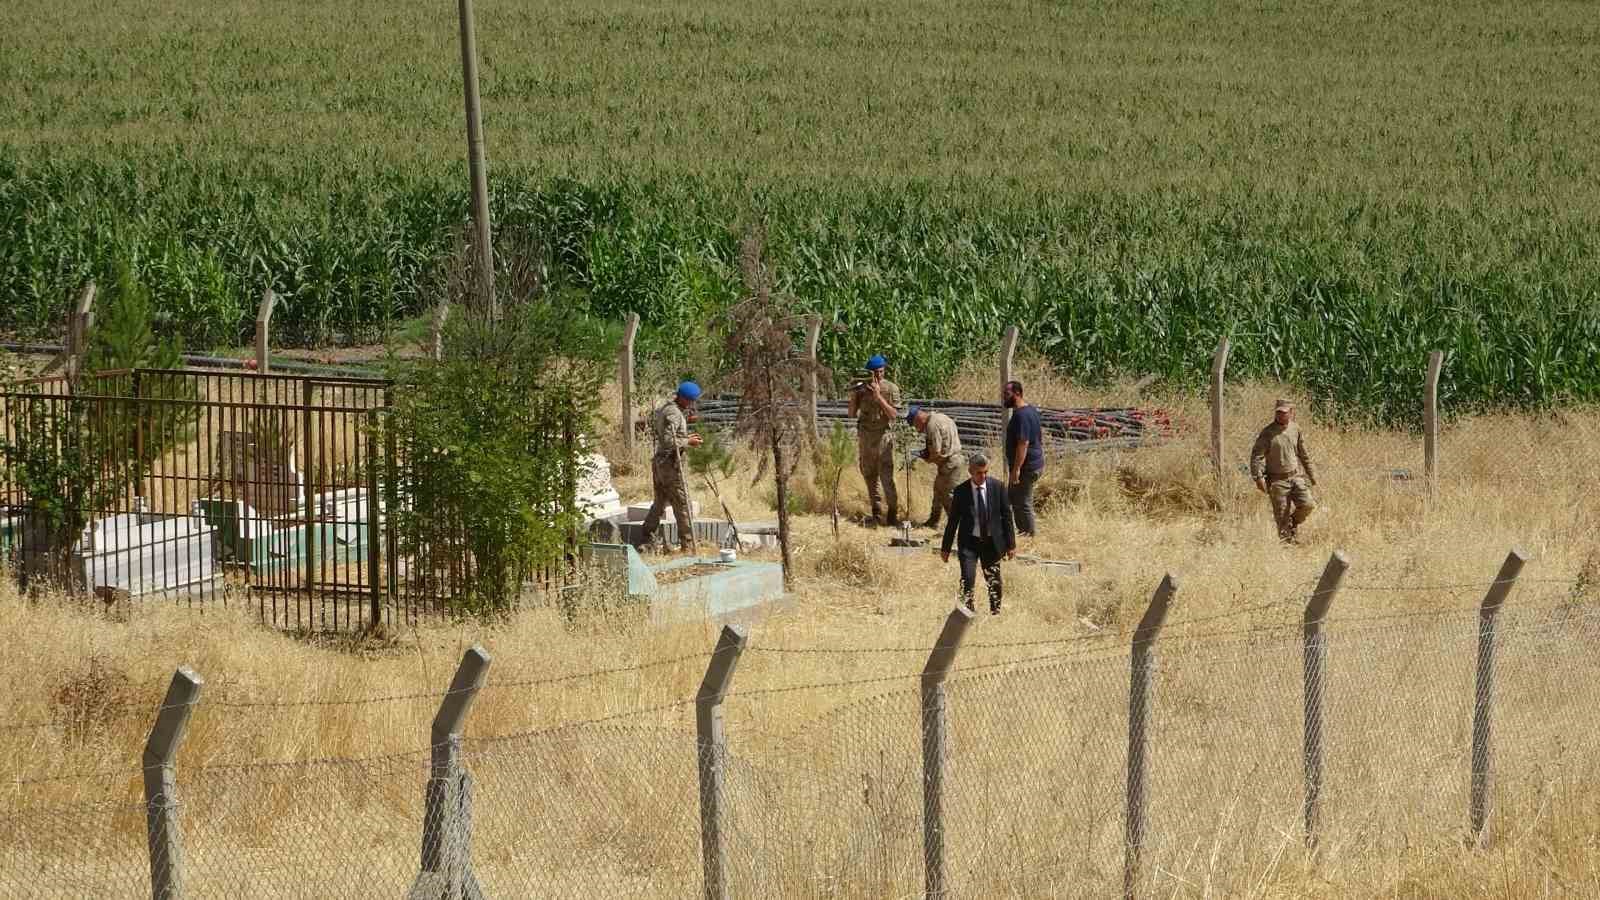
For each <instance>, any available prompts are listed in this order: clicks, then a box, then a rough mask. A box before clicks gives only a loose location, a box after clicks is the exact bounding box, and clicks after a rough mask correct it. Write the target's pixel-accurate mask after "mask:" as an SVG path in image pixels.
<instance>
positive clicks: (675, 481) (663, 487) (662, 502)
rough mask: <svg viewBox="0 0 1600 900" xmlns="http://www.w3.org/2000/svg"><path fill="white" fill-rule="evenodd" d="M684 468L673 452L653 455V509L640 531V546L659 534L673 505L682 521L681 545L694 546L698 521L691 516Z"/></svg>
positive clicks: (675, 516) (651, 506) (651, 503)
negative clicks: (694, 520) (664, 518)
mask: <svg viewBox="0 0 1600 900" xmlns="http://www.w3.org/2000/svg"><path fill="white" fill-rule="evenodd" d="M682 475H683V472H682V469H681V468H680V467H679V465H678V458H677V457H676V456H674V455H672V454H657V455H655V456H653V457H651V459H650V484H651V487H652V488H653V491H652V496H651V498H650V511H649V512H647V513H645V517H644V525H643V526H641V527H642V529H643V530H642V531H640V533H639V543H638V546H641V547H642V546H644V545H645V544H648V543H649V542H650V540H651V539H652V538H654V537H655V535H656V528H657V527H658V526H659V525H660V524H661V516H662V514H663V513H665V512H666V508H667V507H669V506H670V507H672V516H673V518H674V519H676V520H677V522H678V545H679V546H680V547H682V548H683V549H685V550H688V549H690V548H692V547H693V546H694V523H693V522H692V521H691V520H690V518H689V488H688V486H687V485H685V484H684V483H683V477H682Z"/></svg>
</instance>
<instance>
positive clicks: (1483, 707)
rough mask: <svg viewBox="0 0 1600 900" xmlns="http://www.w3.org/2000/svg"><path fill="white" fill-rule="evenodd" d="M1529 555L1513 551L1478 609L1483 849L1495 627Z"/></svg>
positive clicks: (1478, 807)
mask: <svg viewBox="0 0 1600 900" xmlns="http://www.w3.org/2000/svg"><path fill="white" fill-rule="evenodd" d="M1527 562H1528V556H1527V554H1526V553H1524V552H1522V551H1521V550H1515V549H1514V550H1512V551H1511V552H1510V553H1509V554H1507V555H1506V561H1505V562H1504V563H1502V564H1501V565H1500V573H1499V574H1498V575H1496V576H1495V579H1494V583H1493V584H1491V585H1489V591H1488V593H1486V594H1484V596H1483V604H1482V605H1481V606H1479V607H1478V684H1477V692H1476V700H1477V702H1476V703H1474V704H1473V707H1472V801H1471V802H1472V810H1471V814H1472V839H1473V841H1474V842H1476V843H1477V844H1478V845H1479V846H1483V845H1484V844H1486V843H1487V842H1488V840H1489V833H1488V829H1487V826H1488V823H1489V813H1490V809H1491V802H1490V799H1489V791H1490V788H1491V787H1492V776H1493V774H1494V770H1493V766H1492V765H1491V763H1492V761H1493V753H1494V745H1493V738H1494V735H1493V730H1492V729H1493V713H1494V644H1495V625H1496V622H1497V620H1498V617H1499V614H1500V606H1501V605H1502V604H1504V603H1505V601H1506V597H1507V596H1508V595H1509V594H1510V593H1511V588H1512V586H1514V585H1515V584H1516V583H1517V576H1518V575H1520V574H1522V567H1523V566H1524V565H1526V564H1527Z"/></svg>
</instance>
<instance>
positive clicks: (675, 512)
mask: <svg viewBox="0 0 1600 900" xmlns="http://www.w3.org/2000/svg"><path fill="white" fill-rule="evenodd" d="M699 399H700V385H698V384H695V383H694V382H692V381H685V382H683V383H682V384H680V385H678V391H677V393H676V394H674V395H673V397H672V399H671V400H668V401H667V402H665V403H663V404H661V406H660V407H659V408H658V409H657V410H656V411H655V415H653V416H651V417H650V430H651V432H652V433H653V434H654V435H655V440H656V449H655V453H654V454H652V455H651V457H650V484H651V488H652V496H651V498H650V511H649V512H648V513H646V514H645V517H644V524H643V525H642V526H641V527H640V531H639V538H638V540H637V541H636V542H635V543H634V547H635V548H637V549H643V548H644V546H645V545H646V544H648V543H649V542H650V539H651V538H653V537H655V533H656V528H657V527H658V526H659V525H660V524H661V514H662V513H663V512H665V511H666V507H668V506H670V507H672V516H673V518H674V519H676V520H677V522H678V546H679V547H680V548H681V549H684V550H693V549H694V522H693V521H692V520H691V519H690V516H689V486H688V485H686V484H684V481H683V461H682V459H681V454H682V453H683V451H684V450H686V449H688V448H690V447H698V446H700V440H701V438H700V435H698V434H690V433H689V420H688V418H687V417H685V416H684V413H685V412H686V411H687V410H689V409H690V408H692V407H693V406H694V403H695V401H696V400H699Z"/></svg>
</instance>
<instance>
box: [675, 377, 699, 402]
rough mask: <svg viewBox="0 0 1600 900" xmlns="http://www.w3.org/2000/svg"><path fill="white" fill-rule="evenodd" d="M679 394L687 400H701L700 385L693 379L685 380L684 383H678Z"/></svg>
mask: <svg viewBox="0 0 1600 900" xmlns="http://www.w3.org/2000/svg"><path fill="white" fill-rule="evenodd" d="M678 396H679V397H682V398H683V399H685V400H699V399H700V385H698V384H695V383H694V382H692V381H685V382H684V383H683V384H680V385H678Z"/></svg>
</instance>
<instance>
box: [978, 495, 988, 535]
mask: <svg viewBox="0 0 1600 900" xmlns="http://www.w3.org/2000/svg"><path fill="white" fill-rule="evenodd" d="M985 493H986V492H985V491H984V489H983V488H978V536H979V537H982V538H987V537H988V536H989V502H988V500H986V499H985V497H984V494H985Z"/></svg>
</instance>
